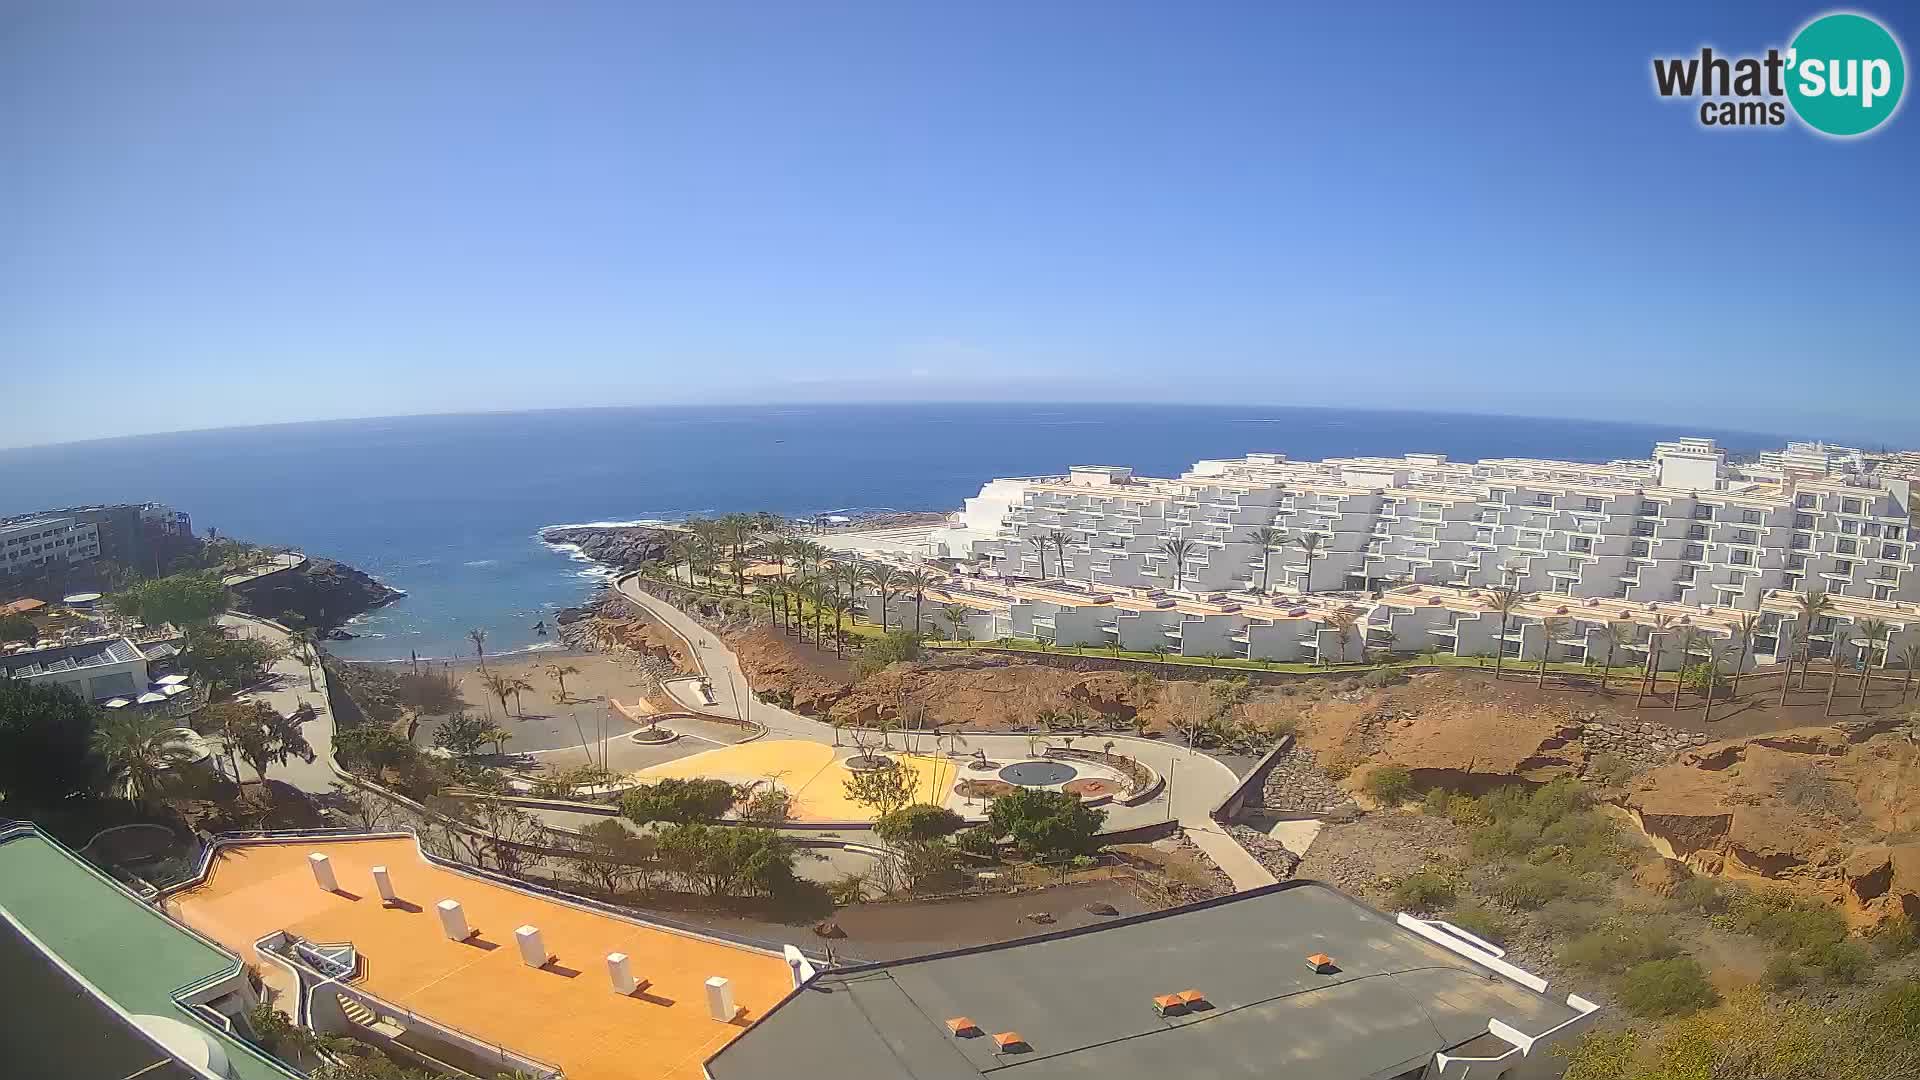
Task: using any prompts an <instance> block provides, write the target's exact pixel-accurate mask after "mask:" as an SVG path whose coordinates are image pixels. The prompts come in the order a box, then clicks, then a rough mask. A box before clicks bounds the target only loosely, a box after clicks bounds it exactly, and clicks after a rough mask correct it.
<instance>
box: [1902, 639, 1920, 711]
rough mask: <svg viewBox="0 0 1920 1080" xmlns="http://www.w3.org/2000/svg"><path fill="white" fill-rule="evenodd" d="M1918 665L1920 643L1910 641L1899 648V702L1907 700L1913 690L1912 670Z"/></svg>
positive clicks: (1919, 660)
mask: <svg viewBox="0 0 1920 1080" xmlns="http://www.w3.org/2000/svg"><path fill="white" fill-rule="evenodd" d="M1917 664H1920V641H1910V642H1908V643H1907V644H1905V645H1903V646H1901V648H1900V670H1901V675H1900V700H1901V701H1905V700H1907V695H1908V694H1909V693H1910V692H1911V691H1912V689H1913V669H1914V666H1915V665H1917Z"/></svg>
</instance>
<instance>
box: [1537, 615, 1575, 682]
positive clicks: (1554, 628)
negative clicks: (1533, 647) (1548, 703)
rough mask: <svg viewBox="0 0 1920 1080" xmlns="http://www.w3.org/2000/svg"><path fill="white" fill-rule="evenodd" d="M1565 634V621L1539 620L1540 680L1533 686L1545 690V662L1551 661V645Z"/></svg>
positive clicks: (1554, 619) (1553, 619)
mask: <svg viewBox="0 0 1920 1080" xmlns="http://www.w3.org/2000/svg"><path fill="white" fill-rule="evenodd" d="M1566 632H1567V620H1565V619H1556V618H1551V617H1549V618H1545V619H1541V620H1540V678H1539V680H1538V681H1537V682H1535V683H1534V685H1535V686H1537V687H1540V688H1541V689H1545V688H1546V685H1547V661H1549V660H1551V659H1553V643H1554V641H1555V640H1556V639H1558V638H1559V637H1560V635H1562V634H1564V633H1566Z"/></svg>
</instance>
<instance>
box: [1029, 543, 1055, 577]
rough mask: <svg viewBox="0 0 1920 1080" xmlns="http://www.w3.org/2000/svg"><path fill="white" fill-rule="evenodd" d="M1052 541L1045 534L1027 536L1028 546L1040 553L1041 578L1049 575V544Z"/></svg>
mask: <svg viewBox="0 0 1920 1080" xmlns="http://www.w3.org/2000/svg"><path fill="white" fill-rule="evenodd" d="M1049 543H1051V541H1049V540H1048V539H1047V538H1046V537H1045V536H1029V537H1027V546H1028V547H1030V548H1032V549H1033V550H1035V551H1037V552H1039V553H1040V579H1041V580H1042V581H1045V580H1046V577H1047V546H1048V545H1049Z"/></svg>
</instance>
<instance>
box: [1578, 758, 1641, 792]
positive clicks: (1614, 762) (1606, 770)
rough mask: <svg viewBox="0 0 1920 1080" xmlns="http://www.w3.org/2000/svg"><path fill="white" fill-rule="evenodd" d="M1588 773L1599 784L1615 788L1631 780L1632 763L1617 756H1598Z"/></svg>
mask: <svg viewBox="0 0 1920 1080" xmlns="http://www.w3.org/2000/svg"><path fill="white" fill-rule="evenodd" d="M1588 771H1589V772H1591V773H1592V774H1593V778H1594V779H1595V780H1598V781H1599V782H1600V783H1602V784H1606V785H1608V786H1612V787H1617V786H1619V785H1621V784H1624V783H1626V782H1627V781H1628V780H1630V779H1632V778H1633V762H1631V761H1628V760H1627V759H1626V758H1623V757H1621V756H1620V755H1618V754H1598V755H1596V756H1595V757H1594V759H1593V761H1592V763H1591V766H1590V768H1589V769H1588Z"/></svg>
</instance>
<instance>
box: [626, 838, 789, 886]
mask: <svg viewBox="0 0 1920 1080" xmlns="http://www.w3.org/2000/svg"><path fill="white" fill-rule="evenodd" d="M656 844H657V850H658V851H659V856H660V862H661V865H662V866H663V867H665V868H666V869H667V870H668V871H669V872H670V873H672V874H675V875H677V876H678V877H679V878H680V879H681V880H682V881H683V882H684V883H686V885H687V886H688V887H689V888H691V889H693V890H695V891H697V892H702V893H705V894H706V895H708V896H711V897H722V896H733V897H741V896H773V897H777V896H781V895H783V894H786V893H788V892H789V891H791V890H792V889H793V887H794V884H795V882H796V880H797V879H796V878H795V877H794V874H793V860H794V854H795V851H796V850H797V849H796V848H795V847H794V844H793V841H791V840H788V839H787V838H786V837H784V836H781V835H780V834H779V833H777V832H774V831H773V830H772V829H755V828H746V827H743V826H733V825H702V824H697V823H693V824H675V825H669V826H668V827H667V828H665V829H662V830H661V831H660V833H659V835H658V837H657V838H656Z"/></svg>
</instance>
